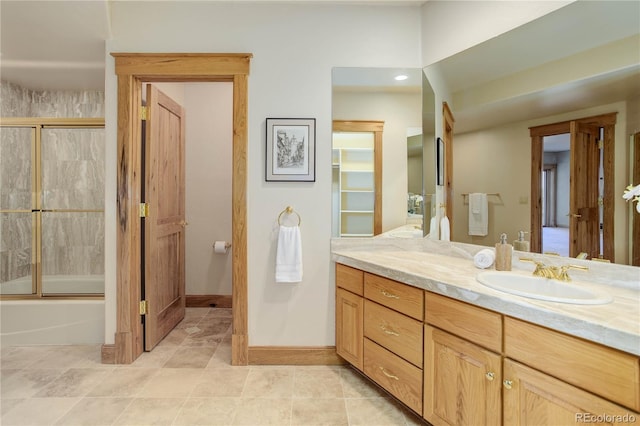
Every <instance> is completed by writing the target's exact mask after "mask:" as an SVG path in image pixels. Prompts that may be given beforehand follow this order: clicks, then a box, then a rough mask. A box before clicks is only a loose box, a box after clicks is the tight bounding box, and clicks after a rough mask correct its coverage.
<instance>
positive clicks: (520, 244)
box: [513, 231, 530, 251]
mask: <svg viewBox="0 0 640 426" xmlns="http://www.w3.org/2000/svg"><path fill="white" fill-rule="evenodd" d="M524 234H526V232H525V231H518V239H517V240H515V241H514V242H513V248H514V249H516V250H518V251H530V246H529V241H527V240H525V239H524Z"/></svg>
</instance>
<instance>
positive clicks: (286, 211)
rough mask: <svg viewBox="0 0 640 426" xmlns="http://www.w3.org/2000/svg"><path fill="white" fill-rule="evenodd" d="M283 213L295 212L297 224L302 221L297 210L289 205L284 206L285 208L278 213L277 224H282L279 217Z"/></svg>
mask: <svg viewBox="0 0 640 426" xmlns="http://www.w3.org/2000/svg"><path fill="white" fill-rule="evenodd" d="M285 213H286V214H292V213H295V214H296V216H298V226H300V223H302V218H301V217H300V215H299V214H298V212H297V211H295V210H293V207H291V206H287V208H286V209H284V210H282V211H281V212H280V214H279V215H278V225H282V224H281V223H280V219H281V218H282V215H283V214H285Z"/></svg>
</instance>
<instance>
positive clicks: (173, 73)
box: [111, 53, 252, 365]
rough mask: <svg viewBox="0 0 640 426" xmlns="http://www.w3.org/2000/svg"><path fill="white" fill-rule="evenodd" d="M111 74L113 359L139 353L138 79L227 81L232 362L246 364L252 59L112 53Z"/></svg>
mask: <svg viewBox="0 0 640 426" xmlns="http://www.w3.org/2000/svg"><path fill="white" fill-rule="evenodd" d="M111 55H112V56H113V57H114V58H115V72H116V74H117V75H118V145H117V146H118V148H117V149H118V159H117V167H118V171H117V212H116V213H117V235H116V241H117V259H116V263H117V266H116V268H117V274H116V275H117V276H116V280H117V291H116V305H117V308H116V309H117V325H116V334H115V353H116V357H115V361H116V363H118V364H129V363H131V362H133V361H134V360H135V359H136V358H137V357H138V356H140V354H141V353H142V350H143V349H142V348H143V341H142V338H143V333H142V324H141V322H140V320H139V314H138V309H139V301H140V265H141V258H140V235H141V233H140V220H139V219H138V205H139V202H140V185H141V182H140V179H141V178H142V177H141V175H140V172H141V165H140V161H141V151H140V149H141V144H140V143H139V135H140V120H139V119H138V117H139V116H140V115H139V111H140V105H141V93H142V81H143V80H144V79H152V80H153V81H183V82H184V81H221V80H229V81H233V164H234V167H233V189H232V204H233V205H232V212H233V213H232V228H233V230H232V244H233V255H232V256H233V257H232V269H233V283H232V293H233V295H232V299H233V336H232V349H231V362H232V364H233V365H246V364H247V362H248V336H247V331H248V328H247V322H248V321H247V315H248V313H247V312H248V310H247V303H248V301H247V299H248V297H247V241H246V240H247V229H246V225H247V218H246V186H247V176H246V174H247V164H246V163H247V137H248V130H247V117H248V115H247V109H248V107H247V105H248V101H247V99H248V74H249V61H250V59H251V57H252V55H251V54H248V53H242V54H199V53H180V54H162V53H152V54H146V53H112V54H111Z"/></svg>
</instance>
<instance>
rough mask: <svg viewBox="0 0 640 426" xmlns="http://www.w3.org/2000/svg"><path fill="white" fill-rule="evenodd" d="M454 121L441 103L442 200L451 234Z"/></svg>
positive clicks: (446, 107)
mask: <svg viewBox="0 0 640 426" xmlns="http://www.w3.org/2000/svg"><path fill="white" fill-rule="evenodd" d="M454 123H455V119H454V118H453V113H452V112H451V109H449V104H447V103H446V102H443V103H442V129H443V134H442V140H443V142H444V185H445V186H444V200H443V201H442V202H443V203H444V205H445V212H446V214H447V219H449V229H450V230H451V233H453V126H454Z"/></svg>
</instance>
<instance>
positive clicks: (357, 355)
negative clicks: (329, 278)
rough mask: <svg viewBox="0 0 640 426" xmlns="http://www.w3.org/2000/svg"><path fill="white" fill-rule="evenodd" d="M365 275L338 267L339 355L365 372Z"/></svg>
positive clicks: (344, 267) (347, 268) (356, 270)
mask: <svg viewBox="0 0 640 426" xmlns="http://www.w3.org/2000/svg"><path fill="white" fill-rule="evenodd" d="M363 285H364V272H362V271H360V270H358V269H355V268H351V267H349V266H345V265H341V264H336V353H337V354H338V355H340V356H341V357H342V358H344V359H345V360H346V361H347V362H348V363H349V364H351V365H353V366H354V367H356V368H357V369H358V370H360V371H362V370H363V366H364V329H363V324H364V322H363V320H364V298H363V297H362V295H363Z"/></svg>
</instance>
